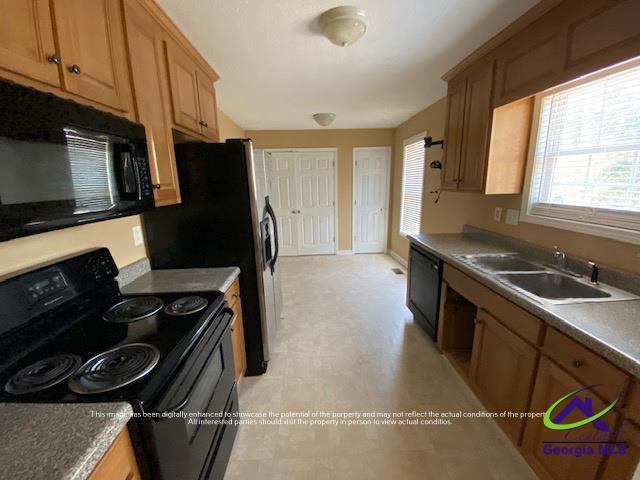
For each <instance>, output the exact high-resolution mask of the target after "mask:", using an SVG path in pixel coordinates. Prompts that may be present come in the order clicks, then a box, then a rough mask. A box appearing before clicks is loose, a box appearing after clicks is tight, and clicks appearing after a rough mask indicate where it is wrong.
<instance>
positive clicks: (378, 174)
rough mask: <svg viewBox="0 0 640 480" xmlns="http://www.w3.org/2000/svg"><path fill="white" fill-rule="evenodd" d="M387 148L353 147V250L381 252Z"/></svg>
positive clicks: (384, 239)
mask: <svg viewBox="0 0 640 480" xmlns="http://www.w3.org/2000/svg"><path fill="white" fill-rule="evenodd" d="M389 156H390V150H389V149H388V148H386V147H381V148H356V149H354V162H355V165H354V181H353V184H354V192H353V198H354V205H353V215H354V221H353V224H354V229H353V251H354V252H355V253H376V252H384V251H385V249H386V246H387V191H388V185H389V180H388V179H389V160H390V159H389Z"/></svg>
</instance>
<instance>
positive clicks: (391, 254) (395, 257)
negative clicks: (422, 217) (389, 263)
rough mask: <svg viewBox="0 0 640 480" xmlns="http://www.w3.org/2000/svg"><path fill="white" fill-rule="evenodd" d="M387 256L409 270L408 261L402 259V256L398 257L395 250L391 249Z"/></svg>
mask: <svg viewBox="0 0 640 480" xmlns="http://www.w3.org/2000/svg"><path fill="white" fill-rule="evenodd" d="M387 255H389V256H390V257H391V258H393V259H394V260H395V261H396V262H398V263H399V264H400V265H402V266H403V267H404V268H409V264H408V263H407V261H406V260H405V259H404V258H402V257H401V256H400V255H398V254H397V253H396V252H394V251H393V250H391V249H389V250H387Z"/></svg>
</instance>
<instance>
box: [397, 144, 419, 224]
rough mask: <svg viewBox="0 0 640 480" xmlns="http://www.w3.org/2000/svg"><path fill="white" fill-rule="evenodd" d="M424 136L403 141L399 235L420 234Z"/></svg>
mask: <svg viewBox="0 0 640 480" xmlns="http://www.w3.org/2000/svg"><path fill="white" fill-rule="evenodd" d="M422 137H424V135H420V136H419V138H417V137H414V138H413V139H410V140H408V141H405V145H404V156H403V167H402V168H403V170H402V204H401V213H400V233H402V234H405V235H407V234H418V233H420V215H421V213H422V188H423V181H424V140H423V138H422Z"/></svg>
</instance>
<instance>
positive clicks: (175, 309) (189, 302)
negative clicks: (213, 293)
mask: <svg viewBox="0 0 640 480" xmlns="http://www.w3.org/2000/svg"><path fill="white" fill-rule="evenodd" d="M208 304H209V301H208V300H207V299H206V298H203V297H200V296H198V295H191V296H189V297H182V298H179V299H178V300H175V301H173V302H171V303H170V304H169V305H167V307H166V308H165V309H164V311H165V313H166V314H167V315H191V314H192V313H196V312H199V311H200V310H204V309H205V308H206V307H207V305H208Z"/></svg>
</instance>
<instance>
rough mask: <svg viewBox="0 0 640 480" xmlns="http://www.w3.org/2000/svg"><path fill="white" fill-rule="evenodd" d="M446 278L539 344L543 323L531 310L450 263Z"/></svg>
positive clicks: (501, 320)
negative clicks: (523, 307) (518, 304)
mask: <svg viewBox="0 0 640 480" xmlns="http://www.w3.org/2000/svg"><path fill="white" fill-rule="evenodd" d="M444 279H445V280H446V282H447V283H448V284H449V286H450V287H451V288H453V289H454V290H456V291H457V292H458V293H459V294H460V295H462V296H463V297H465V298H466V299H467V300H469V301H470V302H471V303H473V304H475V305H476V306H478V307H479V308H482V309H483V310H485V311H486V312H488V313H490V314H491V315H493V316H494V317H495V318H497V319H498V320H500V322H502V324H504V325H505V326H506V327H508V328H509V329H510V330H511V331H513V332H515V333H517V334H518V335H520V336H521V337H522V338H524V339H525V340H527V341H529V342H531V343H533V344H534V345H538V344H539V341H540V338H541V334H542V328H543V324H542V322H541V321H540V320H538V319H537V318H536V317H534V316H533V315H531V314H530V313H529V312H526V311H525V310H523V309H521V308H520V307H518V306H517V305H514V304H513V303H511V302H510V301H509V300H507V299H506V298H504V297H501V296H500V295H498V294H497V293H494V292H492V291H491V290H489V289H488V288H487V287H485V286H484V285H482V284H480V283H479V282H477V281H476V280H474V279H472V278H471V277H468V276H467V275H465V274H464V273H462V272H461V271H459V270H456V269H455V268H453V267H452V266H450V265H445V266H444Z"/></svg>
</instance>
